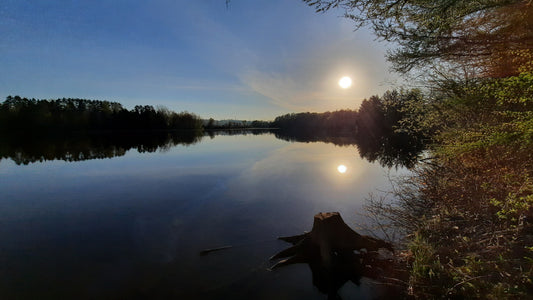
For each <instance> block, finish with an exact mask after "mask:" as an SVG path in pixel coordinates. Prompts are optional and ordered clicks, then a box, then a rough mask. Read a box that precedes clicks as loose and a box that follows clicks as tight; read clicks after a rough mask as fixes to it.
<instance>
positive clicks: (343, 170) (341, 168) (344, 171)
mask: <svg viewBox="0 0 533 300" xmlns="http://www.w3.org/2000/svg"><path fill="white" fill-rule="evenodd" d="M346 170H348V168H346V166H345V165H339V166H338V167H337V171H339V173H342V174H344V173H346Z"/></svg>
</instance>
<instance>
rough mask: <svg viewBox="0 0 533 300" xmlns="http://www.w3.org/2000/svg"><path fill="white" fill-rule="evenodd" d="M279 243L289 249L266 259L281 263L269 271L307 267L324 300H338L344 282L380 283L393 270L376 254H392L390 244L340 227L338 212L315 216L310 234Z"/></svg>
mask: <svg viewBox="0 0 533 300" xmlns="http://www.w3.org/2000/svg"><path fill="white" fill-rule="evenodd" d="M279 239H280V240H283V241H286V242H289V243H291V244H293V246H292V247H289V248H287V249H285V250H283V251H281V252H279V253H277V254H276V255H274V256H272V257H271V258H270V259H271V260H278V259H281V260H280V261H278V262H277V263H276V264H274V265H273V266H272V267H271V270H274V269H277V268H279V267H283V266H287V265H291V264H296V263H307V264H309V267H310V268H311V272H312V273H313V274H312V275H313V284H314V285H315V286H316V287H317V288H318V289H319V290H320V291H321V292H323V293H325V294H327V295H328V296H329V297H328V299H339V297H338V295H337V290H338V289H339V288H340V287H342V286H343V285H344V284H345V283H346V282H347V281H348V280H351V281H352V282H354V283H355V284H357V285H358V284H359V280H360V278H361V277H362V276H365V277H369V278H373V279H376V280H380V279H381V278H383V275H385V274H387V273H390V272H391V269H392V266H393V263H392V260H391V259H386V258H382V257H380V255H379V252H378V250H379V249H388V250H390V251H393V248H392V245H391V244H390V243H387V242H385V241H382V240H379V239H376V238H373V237H369V236H365V235H360V234H359V233H357V232H355V231H354V230H352V229H351V228H350V227H349V226H348V225H346V223H344V221H343V220H342V218H341V216H340V214H339V213H338V212H329V213H319V214H317V215H315V217H314V222H313V228H312V230H311V231H310V232H307V233H304V234H301V235H295V236H288V237H280V238H279ZM363 249H366V251H364V250H363Z"/></svg>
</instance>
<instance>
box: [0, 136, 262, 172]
mask: <svg viewBox="0 0 533 300" xmlns="http://www.w3.org/2000/svg"><path fill="white" fill-rule="evenodd" d="M265 133H268V131H261V130H259V131H258V130H256V131H251V130H219V131H216V132H213V131H211V132H207V133H204V132H202V131H192V130H189V131H186V130H185V131H150V132H108V133H69V134H49V135H33V134H20V133H16V134H6V133H2V134H1V135H0V140H1V141H2V143H1V144H0V159H4V158H7V159H11V160H13V161H14V162H15V163H16V164H17V165H27V164H30V163H35V162H43V161H50V160H63V161H68V162H74V161H84V160H92V159H104V158H113V157H120V156H124V155H125V154H126V152H128V151H129V150H132V149H134V150H136V151H137V152H139V153H151V152H156V151H162V152H165V151H168V150H169V149H171V148H172V147H175V146H178V145H181V146H189V145H193V144H196V143H198V142H200V141H201V140H202V138H204V137H205V136H206V135H209V136H210V137H211V138H214V137H215V136H216V135H224V136H229V135H247V134H253V135H259V134H265Z"/></svg>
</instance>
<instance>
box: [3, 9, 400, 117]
mask: <svg viewBox="0 0 533 300" xmlns="http://www.w3.org/2000/svg"><path fill="white" fill-rule="evenodd" d="M342 13H343V12H342V11H340V10H333V11H330V12H327V13H325V14H323V13H320V14H319V13H315V11H314V9H313V8H311V7H308V6H307V5H306V4H305V3H303V2H302V1H299V0H232V1H231V2H230V4H229V6H226V2H225V0H194V1H193V0H151V1H137V0H127V1H126V0H91V1H82V0H47V1H35V0H2V1H1V2H0V67H1V72H0V99H1V100H3V99H5V97H7V96H8V95H13V96H14V95H20V96H21V97H27V98H36V99H56V98H63V97H65V98H69V97H70V98H84V99H95V100H96V99H97V100H109V101H117V102H120V103H122V104H123V105H124V106H125V107H126V108H129V109H131V108H133V107H134V106H135V105H153V106H154V107H157V106H165V107H167V108H169V109H171V110H174V111H177V112H180V111H189V112H193V113H196V114H198V115H199V116H201V117H202V118H211V117H212V118H214V119H246V120H272V119H274V118H275V117H276V116H279V115H282V114H285V113H292V112H304V111H311V112H324V111H333V110H338V109H356V108H357V107H358V106H359V104H360V103H361V101H362V100H363V99H364V98H368V97H370V96H372V95H376V94H382V93H383V92H385V91H386V90H387V89H391V88H393V87H395V86H397V85H398V83H397V82H398V78H397V75H395V74H394V73H391V72H390V70H389V68H390V65H389V63H388V62H386V60H385V54H386V49H387V47H389V45H387V44H384V43H380V42H377V41H375V38H374V36H373V35H372V33H371V32H369V31H368V30H365V29H362V30H358V31H354V25H353V23H351V22H350V21H349V20H347V19H345V18H342V17H341V16H342ZM343 76H349V77H351V78H352V80H353V85H352V86H351V87H350V88H348V89H342V88H340V87H339V85H338V84H337V83H338V81H339V79H340V78H341V77H343Z"/></svg>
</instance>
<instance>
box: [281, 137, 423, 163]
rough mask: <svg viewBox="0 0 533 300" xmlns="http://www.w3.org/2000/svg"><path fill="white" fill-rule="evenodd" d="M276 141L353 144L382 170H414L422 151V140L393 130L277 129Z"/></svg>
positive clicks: (363, 156) (361, 154)
mask: <svg viewBox="0 0 533 300" xmlns="http://www.w3.org/2000/svg"><path fill="white" fill-rule="evenodd" d="M275 135H276V137H277V138H278V139H282V140H286V141H290V142H305V143H309V142H323V143H332V144H334V145H337V146H351V145H355V146H356V147H357V149H358V150H359V155H360V156H361V157H362V158H364V159H366V160H368V161H370V162H375V161H377V162H379V164H380V165H382V166H384V167H388V168H391V167H398V166H404V167H407V168H410V167H413V166H414V164H415V163H416V162H417V160H418V158H419V155H420V154H421V152H422V151H423V150H424V147H425V145H424V143H423V140H422V138H417V137H414V136H412V135H407V134H403V133H401V132H393V131H388V132H384V131H372V130H365V131H359V132H357V133H355V132H351V133H348V132H344V133H341V134H339V133H331V132H327V131H321V132H305V131H300V132H297V131H288V130H280V131H277V132H276V133H275Z"/></svg>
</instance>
